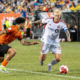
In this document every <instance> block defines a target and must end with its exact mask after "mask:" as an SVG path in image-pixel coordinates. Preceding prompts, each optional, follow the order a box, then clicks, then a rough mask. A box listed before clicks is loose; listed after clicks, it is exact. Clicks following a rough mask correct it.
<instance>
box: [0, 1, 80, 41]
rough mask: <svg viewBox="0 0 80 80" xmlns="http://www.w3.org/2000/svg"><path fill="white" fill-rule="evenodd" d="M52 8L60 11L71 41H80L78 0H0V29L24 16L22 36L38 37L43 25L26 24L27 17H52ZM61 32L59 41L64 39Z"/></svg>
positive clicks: (31, 18)
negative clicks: (24, 22)
mask: <svg viewBox="0 0 80 80" xmlns="http://www.w3.org/2000/svg"><path fill="white" fill-rule="evenodd" d="M54 8H59V9H60V10H61V11H62V16H61V19H62V20H63V21H65V22H66V24H67V27H68V30H69V31H70V34H71V39H72V41H80V36H79V34H80V23H79V22H80V0H0V31H1V30H3V29H5V27H9V26H11V25H15V23H14V20H15V18H16V17H19V16H22V17H24V18H26V24H25V25H26V27H25V30H23V31H22V34H23V36H24V37H25V38H27V39H34V38H37V39H40V38H41V36H42V32H43V28H44V25H42V24H34V25H28V21H27V19H28V18H29V20H30V21H36V20H39V19H42V18H47V17H53V10H54ZM6 21H8V23H7V22H6ZM63 33H64V31H61V34H60V41H61V40H62V41H66V36H65V33H64V34H63Z"/></svg>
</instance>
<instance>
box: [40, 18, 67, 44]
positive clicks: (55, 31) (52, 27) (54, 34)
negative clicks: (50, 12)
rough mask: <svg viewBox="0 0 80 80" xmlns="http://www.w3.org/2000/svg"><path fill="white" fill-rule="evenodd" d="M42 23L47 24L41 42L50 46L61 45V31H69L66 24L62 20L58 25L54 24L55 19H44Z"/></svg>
mask: <svg viewBox="0 0 80 80" xmlns="http://www.w3.org/2000/svg"><path fill="white" fill-rule="evenodd" d="M41 21H42V23H43V24H46V26H45V29H44V33H43V36H42V38H41V41H42V42H45V43H47V44H50V45H54V44H56V43H59V35H60V31H61V30H62V29H64V31H66V30H67V26H66V24H65V23H64V22H63V21H62V20H59V22H57V23H56V22H54V17H52V18H46V19H42V20H41Z"/></svg>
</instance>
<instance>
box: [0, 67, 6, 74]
mask: <svg viewBox="0 0 80 80" xmlns="http://www.w3.org/2000/svg"><path fill="white" fill-rule="evenodd" d="M0 71H2V72H3V73H8V71H7V70H6V68H5V67H0Z"/></svg>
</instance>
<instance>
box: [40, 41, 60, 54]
mask: <svg viewBox="0 0 80 80" xmlns="http://www.w3.org/2000/svg"><path fill="white" fill-rule="evenodd" d="M50 51H51V52H52V53H54V54H56V53H58V54H61V47H60V44H56V45H50V44H46V43H42V47H41V52H40V53H41V54H47V53H48V52H50Z"/></svg>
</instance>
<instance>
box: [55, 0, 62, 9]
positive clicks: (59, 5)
mask: <svg viewBox="0 0 80 80" xmlns="http://www.w3.org/2000/svg"><path fill="white" fill-rule="evenodd" d="M55 7H56V8H59V9H62V5H61V4H60V0H57V1H56V3H55Z"/></svg>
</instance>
